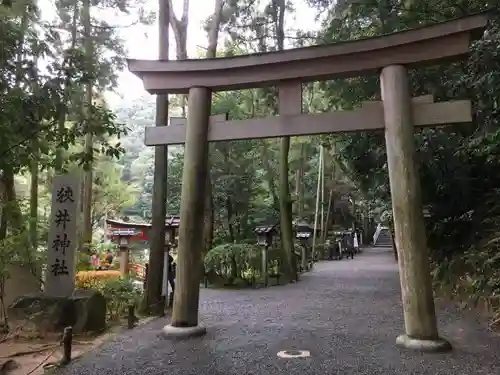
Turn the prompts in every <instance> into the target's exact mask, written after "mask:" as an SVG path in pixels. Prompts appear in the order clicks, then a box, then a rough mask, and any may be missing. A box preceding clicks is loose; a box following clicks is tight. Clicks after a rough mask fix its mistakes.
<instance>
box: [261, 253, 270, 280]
mask: <svg viewBox="0 0 500 375" xmlns="http://www.w3.org/2000/svg"><path fill="white" fill-rule="evenodd" d="M268 247H269V246H268V245H266V246H264V247H263V248H262V274H263V275H264V286H266V287H267V286H268V279H269V278H268V270H267V253H268Z"/></svg>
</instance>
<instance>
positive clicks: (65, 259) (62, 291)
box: [44, 174, 80, 297]
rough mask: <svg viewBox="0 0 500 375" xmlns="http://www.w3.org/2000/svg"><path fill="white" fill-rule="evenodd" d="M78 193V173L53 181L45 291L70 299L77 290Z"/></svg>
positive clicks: (50, 294) (58, 177)
mask: <svg viewBox="0 0 500 375" xmlns="http://www.w3.org/2000/svg"><path fill="white" fill-rule="evenodd" d="M79 192H80V186H79V178H78V175H77V174H71V175H69V174H68V175H59V176H56V177H55V178H54V180H53V184H52V210H51V213H50V230H49V238H48V255H47V261H48V264H47V269H46V278H45V288H44V290H45V293H46V294H47V295H49V296H54V297H69V296H71V295H72V294H73V291H74V289H75V251H76V246H77V242H78V237H77V235H78V233H77V222H78V198H79Z"/></svg>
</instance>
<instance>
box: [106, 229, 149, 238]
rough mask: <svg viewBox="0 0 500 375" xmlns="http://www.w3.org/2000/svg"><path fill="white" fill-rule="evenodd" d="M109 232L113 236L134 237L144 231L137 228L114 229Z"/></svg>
mask: <svg viewBox="0 0 500 375" xmlns="http://www.w3.org/2000/svg"><path fill="white" fill-rule="evenodd" d="M109 232H110V235H111V236H120V237H125V236H129V237H132V236H137V235H140V234H141V233H142V232H140V231H137V230H135V229H112V230H110V231H109Z"/></svg>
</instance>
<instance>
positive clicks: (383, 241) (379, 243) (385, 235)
mask: <svg viewBox="0 0 500 375" xmlns="http://www.w3.org/2000/svg"><path fill="white" fill-rule="evenodd" d="M373 246H374V247H392V238H391V232H390V231H389V229H387V228H382V229H381V230H380V232H379V234H378V236H377V238H376V240H375V242H374V243H373Z"/></svg>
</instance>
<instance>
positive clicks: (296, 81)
mask: <svg viewBox="0 0 500 375" xmlns="http://www.w3.org/2000/svg"><path fill="white" fill-rule="evenodd" d="M486 22H487V18H486V17H485V16H484V14H478V15H474V16H469V17H465V18H460V19H455V20H452V21H448V22H444V23H440V24H436V25H433V26H427V27H425V28H417V29H410V30H406V31H402V32H398V33H394V34H389V35H384V36H380V37H375V38H367V39H361V40H356V41H349V42H343V43H336V44H330V45H322V46H313V47H304V48H296V49H291V50H286V51H281V52H269V53H260V54H252V55H246V56H236V57H231V58H217V59H198V60H183V61H161V60H158V61H157V60H155V61H148V60H128V66H129V70H130V71H131V72H132V73H134V74H135V75H137V76H139V77H140V78H141V79H142V80H143V83H144V87H145V89H146V90H147V91H148V92H150V93H153V94H160V93H163V94H165V93H186V92H188V90H189V88H192V87H206V88H209V89H210V90H212V91H221V90H235V89H242V88H251V87H263V86H269V85H276V86H277V87H278V89H279V92H280V94H279V96H280V99H279V102H280V114H279V116H274V117H268V118H255V119H248V120H232V121H228V120H227V119H226V118H221V117H216V118H212V119H211V122H210V130H209V135H208V140H209V141H212V142H213V141H229V140H242V139H253V138H272V137H282V136H300V135H313V134H325V133H337V132H353V131H363V130H377V129H384V115H383V107H382V104H381V102H365V103H363V105H362V106H361V108H359V109H356V110H353V111H336V112H328V113H314V114H305V113H302V111H301V110H298V109H299V108H302V83H304V82H310V81H315V80H324V79H331V78H335V77H351V76H358V75H360V74H372V73H374V72H377V71H378V70H380V69H382V68H383V67H385V66H389V65H398V64H403V65H405V66H407V67H409V68H415V67H421V66H426V65H430V64H434V63H436V62H439V61H443V60H447V61H449V60H455V59H460V58H463V57H464V56H465V55H467V54H468V53H469V45H470V42H471V41H472V39H473V38H474V36H475V35H474V34H475V33H476V32H477V31H479V32H480V31H481V30H482V29H483V28H484V27H485V25H486ZM424 98H425V99H424V100H420V99H418V98H414V101H413V116H414V125H415V126H416V127H420V126H439V125H446V124H457V123H466V122H470V121H471V120H472V115H471V103H470V101H468V100H460V101H450V102H442V103H433V100H432V97H428V96H425V97H424ZM415 99H416V100H415ZM285 108H286V111H287V112H288V113H287V114H285V113H284V112H283V110H284V109H285ZM304 124H307V126H304ZM171 125H174V126H170V127H148V128H147V129H146V135H145V143H146V145H148V146H156V145H172V144H181V143H184V140H185V132H186V130H185V126H184V122H182V121H180V122H179V121H174V122H173V123H172V124H171Z"/></svg>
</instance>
